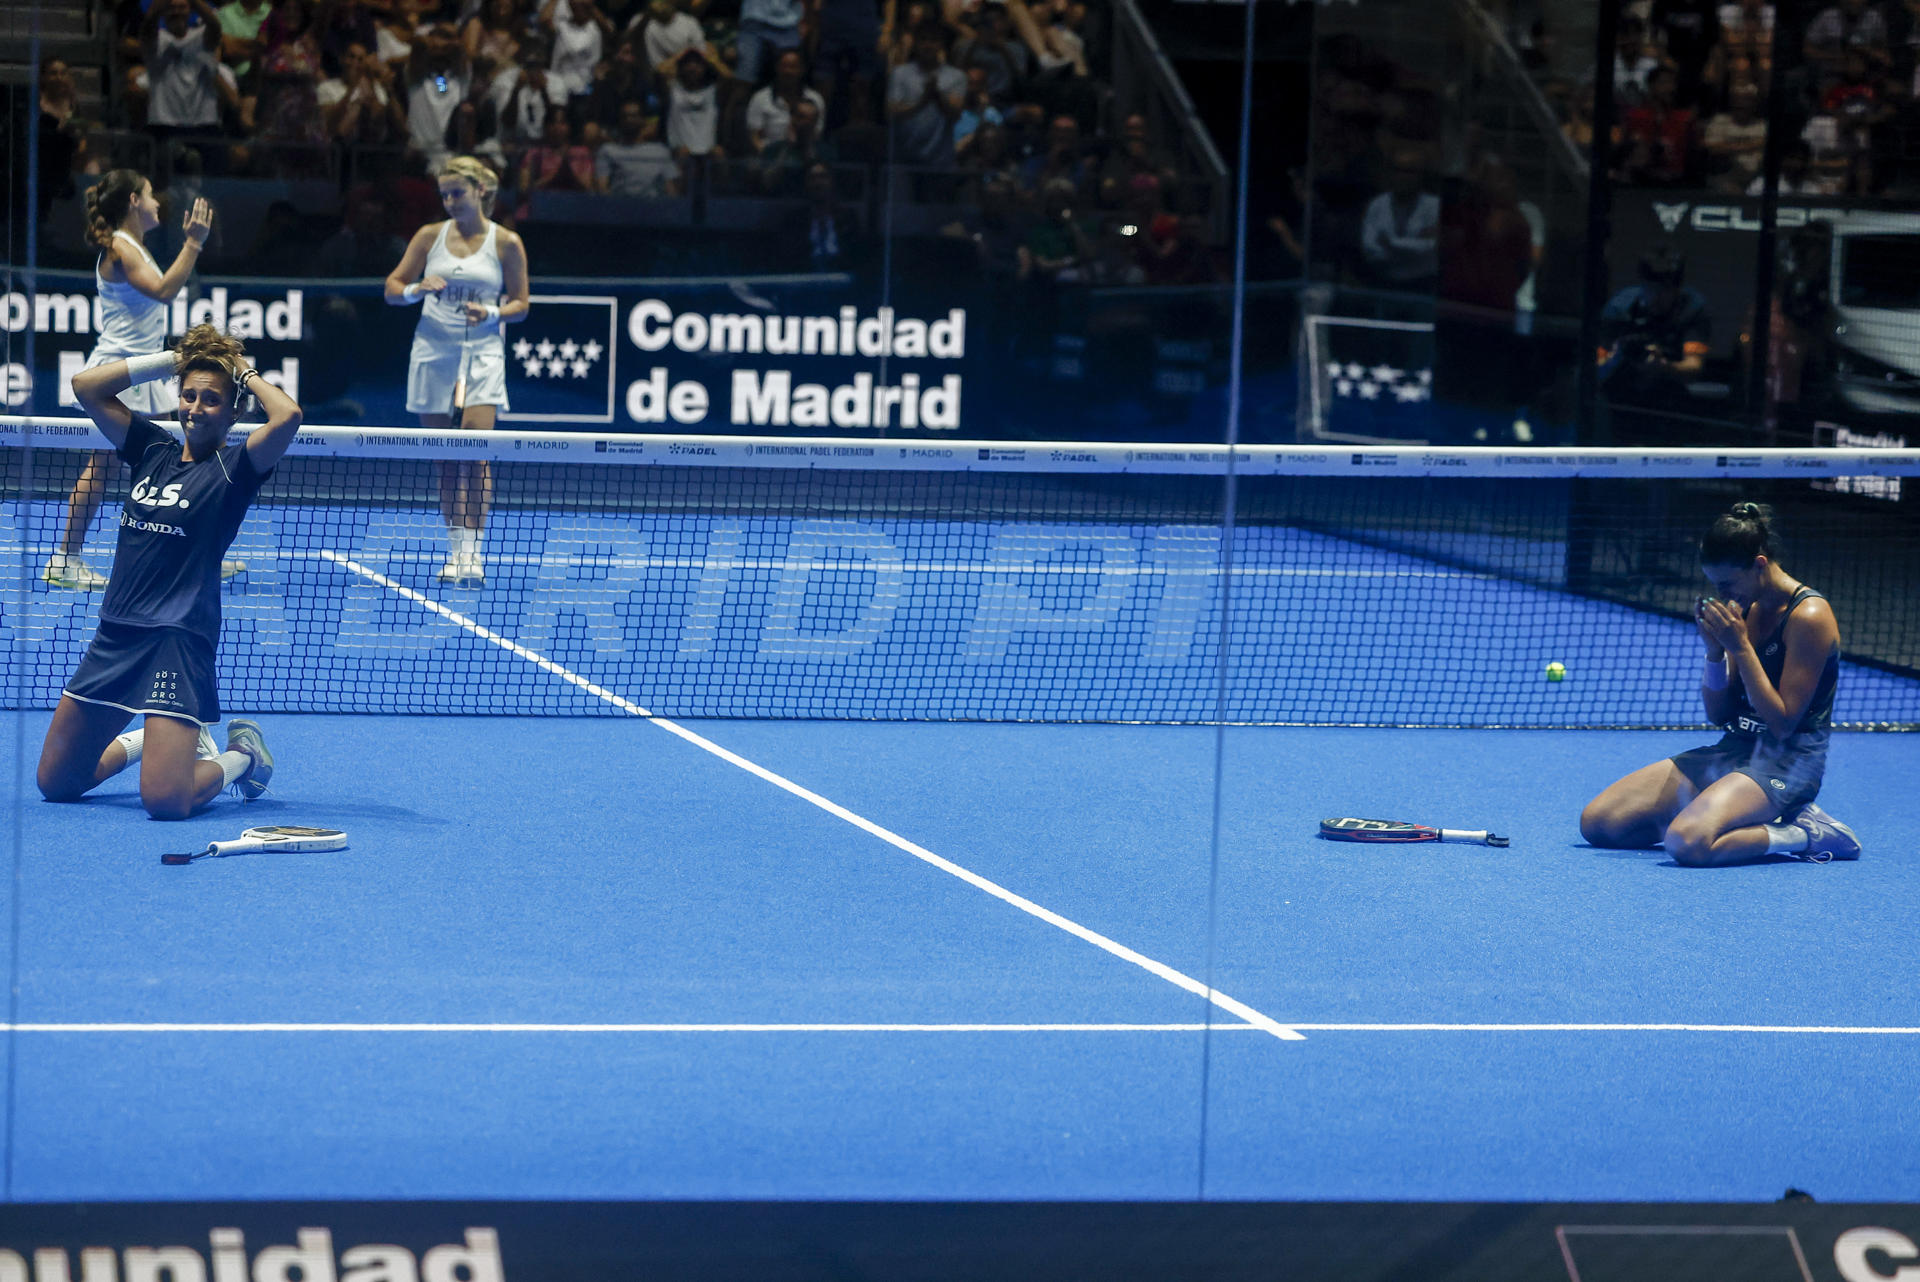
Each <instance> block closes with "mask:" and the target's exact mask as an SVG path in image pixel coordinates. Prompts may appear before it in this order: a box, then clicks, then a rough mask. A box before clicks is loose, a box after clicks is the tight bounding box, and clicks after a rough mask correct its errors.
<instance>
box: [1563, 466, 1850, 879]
mask: <svg viewBox="0 0 1920 1282" xmlns="http://www.w3.org/2000/svg"><path fill="white" fill-rule="evenodd" d="M1700 569H1701V572H1702V573H1703V574H1705V575H1706V577H1707V581H1708V582H1709V583H1711V584H1712V585H1713V589H1714V592H1715V593H1716V595H1714V596H1709V597H1702V598H1701V599H1700V600H1699V602H1698V603H1696V605H1695V607H1694V626H1695V629H1696V631H1698V633H1699V635H1700V641H1701V643H1702V645H1704V646H1705V649H1706V652H1705V656H1704V658H1705V666H1704V670H1703V671H1702V673H1701V677H1700V697H1701V700H1702V702H1703V703H1704V704H1705V705H1706V712H1707V717H1708V719H1709V720H1711V721H1713V722H1715V723H1716V724H1718V725H1719V726H1721V727H1722V729H1724V730H1725V734H1723V735H1722V736H1721V738H1720V742H1718V743H1715V744H1709V745H1706V746H1704V747H1699V748H1693V749H1690V750H1689V751H1687V752H1683V753H1681V754H1679V755H1678V756H1676V757H1670V758H1668V759H1667V760H1665V761H1656V762H1654V763H1653V764H1652V765H1650V766H1643V767H1641V768H1640V769H1639V770H1636V771H1634V772H1633V773H1632V774H1630V775H1628V776H1627V777H1626V778H1624V779H1620V780H1618V781H1616V782H1615V783H1613V784H1612V785H1611V786H1610V787H1608V788H1607V790H1606V791H1605V792H1602V793H1601V794H1600V795H1599V796H1598V797H1595V798H1594V799H1593V800H1592V801H1590V802H1588V803H1587V808H1586V809H1585V810H1584V811H1582V812H1581V815H1580V832H1581V835H1582V836H1584V837H1585V838H1586V839H1587V840H1588V841H1589V842H1591V843H1592V844H1594V845H1596V846H1604V847H1609V848H1630V849H1641V848H1648V847H1652V846H1657V845H1664V846H1665V847H1666V851H1667V853H1668V854H1669V855H1672V856H1673V858H1674V862H1676V863H1681V864H1687V865H1690V866H1696V867H1698V866H1705V865H1710V864H1732V863H1742V862H1745V861H1747V860H1751V859H1758V858H1760V857H1762V856H1765V855H1790V856H1792V857H1794V858H1796V859H1805V860H1809V861H1811V862H1815V863H1825V862H1826V861H1828V860H1830V859H1858V858H1859V857H1860V840H1859V838H1858V837H1856V836H1855V835H1854V832H1853V830H1852V829H1851V828H1849V827H1847V826H1846V825H1845V824H1843V823H1841V822H1840V821H1839V820H1837V819H1835V818H1834V817H1833V816H1832V815H1830V814H1828V813H1827V812H1826V811H1825V810H1822V809H1821V808H1820V807H1819V806H1817V805H1815V804H1814V800H1813V799H1814V797H1815V796H1816V795H1817V794H1818V793H1819V791H1820V781H1821V779H1822V777H1823V776H1824V775H1825V773H1826V766H1827V741H1828V740H1829V739H1830V738H1831V737H1832V733H1833V730H1832V725H1833V693H1834V687H1835V684H1836V682H1837V681H1838V679H1839V674H1840V625H1839V624H1838V623H1836V622H1835V621H1834V617H1833V608H1832V607H1831V606H1830V605H1828V603H1827V599H1826V597H1824V596H1822V595H1821V594H1820V593H1818V592H1816V591H1814V590H1813V589H1812V588H1810V587H1808V586H1807V585H1806V584H1804V583H1801V582H1800V581H1798V580H1797V579H1795V578H1793V576H1791V575H1789V574H1788V573H1787V572H1786V571H1785V570H1784V569H1782V568H1781V565H1780V539H1779V536H1778V534H1776V533H1775V531H1774V529H1773V509H1772V508H1769V507H1768V506H1766V505H1765V504H1763V503H1736V504H1734V505H1733V507H1732V508H1731V509H1729V510H1728V511H1727V512H1726V513H1725V514H1723V515H1722V516H1720V517H1719V518H1718V519H1717V520H1715V521H1714V523H1713V525H1712V527H1711V528H1709V529H1708V531H1707V533H1706V536H1705V537H1704V538H1703V539H1701V541H1700Z"/></svg>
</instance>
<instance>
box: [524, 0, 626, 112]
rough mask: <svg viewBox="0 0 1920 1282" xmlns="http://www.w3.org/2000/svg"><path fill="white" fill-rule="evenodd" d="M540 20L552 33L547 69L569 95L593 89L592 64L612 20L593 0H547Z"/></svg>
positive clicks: (602, 46) (601, 47) (603, 45)
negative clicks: (550, 55)
mask: <svg viewBox="0 0 1920 1282" xmlns="http://www.w3.org/2000/svg"><path fill="white" fill-rule="evenodd" d="M540 23H541V25H542V26H544V27H546V28H547V29H548V30H549V31H551V32H552V33H553V58H552V61H550V62H549V63H548V64H547V72H548V74H549V75H551V76H552V77H553V79H554V80H555V81H556V82H557V83H558V84H559V85H560V87H561V88H562V89H564V90H565V91H566V93H567V96H568V97H569V98H571V97H573V96H575V95H579V96H581V97H584V96H586V95H587V94H588V93H591V92H592V91H593V68H594V65H595V64H596V63H598V62H599V61H600V54H601V51H602V49H603V48H604V47H605V38H606V37H607V36H610V35H612V34H613V24H612V23H611V22H609V21H608V20H607V16H606V15H605V14H603V13H601V12H600V9H599V7H598V6H597V5H595V4H594V3H593V0H547V3H546V5H545V6H544V7H542V8H541V10H540Z"/></svg>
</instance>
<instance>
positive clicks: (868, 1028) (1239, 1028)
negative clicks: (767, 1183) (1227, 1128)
mask: <svg viewBox="0 0 1920 1282" xmlns="http://www.w3.org/2000/svg"><path fill="white" fill-rule="evenodd" d="M1286 1027H1287V1028H1288V1029H1289V1030H1291V1031H1294V1032H1304V1033H1741V1034H1750V1033H1758V1034H1785V1035H1794V1036H1843V1037H1920V1027H1913V1028H1905V1027H1895V1026H1885V1027H1881V1026H1867V1027H1855V1026H1849V1025H1842V1024H1288V1025H1286ZM1271 1031H1272V1030H1270V1029H1268V1028H1267V1027H1265V1026H1264V1025H1261V1024H1251V1023H1245V1024H1119V1023H1111V1024H824V1023H813V1024H798V1023H796V1024H744V1023H743V1024H551V1023H529V1024H504V1023H493V1024H456V1023H392V1024H376V1023H353V1024H348V1023H300V1024H296V1023H286V1022H262V1023H207V1022H194V1023H133V1022H119V1023H110V1022H103V1023H91V1024H85V1023H72V1024H49V1023H20V1024H11V1025H9V1024H5V1023H0V1032H15V1033H1205V1032H1215V1033H1241V1032H1245V1033H1256V1032H1258V1033H1267V1032H1271Z"/></svg>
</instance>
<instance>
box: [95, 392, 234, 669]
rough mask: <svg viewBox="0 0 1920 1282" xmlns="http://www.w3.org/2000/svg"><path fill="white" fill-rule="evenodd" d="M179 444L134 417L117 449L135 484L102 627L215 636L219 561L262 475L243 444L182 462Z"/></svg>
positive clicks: (213, 639) (214, 639)
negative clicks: (173, 630) (120, 625)
mask: <svg viewBox="0 0 1920 1282" xmlns="http://www.w3.org/2000/svg"><path fill="white" fill-rule="evenodd" d="M182 452H183V450H182V447H181V445H180V442H178V441H176V440H175V439H174V438H173V437H172V436H171V435H169V434H168V433H166V432H164V431H162V430H161V429H160V428H158V427H155V426H154V425H153V424H152V423H150V422H148V421H147V420H146V419H144V418H141V417H140V416H139V415H137V414H136V415H135V416H134V419H133V422H132V424H130V425H129V426H128V428H127V436H126V439H125V440H124V441H122V442H121V444H120V457H121V458H123V459H125V460H126V461H127V464H128V466H130V467H132V468H133V488H132V489H131V490H130V491H129V492H128V494H127V502H126V506H125V507H123V508H122V509H121V511H120V542H119V546H118V548H117V549H116V550H115V552H114V554H113V575H112V577H111V578H109V579H108V581H107V591H106V595H105V596H103V597H102V598H101V599H100V617H101V618H102V619H104V620H105V621H107V622H109V623H130V624H135V625H137V626H139V627H145V628H184V629H186V630H187V631H189V632H192V633H195V634H197V635H199V636H201V637H204V638H205V639H206V641H207V642H208V644H210V645H217V644H218V643H219V640H220V558H221V557H222V556H223V555H225V553H226V550H227V548H228V546H230V545H231V544H232V543H233V536H234V535H236V534H238V533H239V532H240V522H241V521H242V520H244V519H245V518H246V515H247V507H248V505H249V504H251V503H252V502H253V496H254V495H255V494H257V493H259V491H260V485H261V483H262V482H264V481H265V480H266V479H267V478H266V475H263V474H262V473H260V472H256V471H255V470H254V467H253V460H252V458H250V457H249V456H248V454H247V447H246V443H245V442H244V441H242V442H241V443H239V444H237V445H228V446H224V447H223V448H221V449H220V451H219V452H218V453H216V454H213V455H210V456H208V457H207V458H203V459H201V460H200V461H198V462H195V463H189V462H187V461H186V460H185V459H183V458H182V457H181V454H182Z"/></svg>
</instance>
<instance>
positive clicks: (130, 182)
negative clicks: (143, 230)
mask: <svg viewBox="0 0 1920 1282" xmlns="http://www.w3.org/2000/svg"><path fill="white" fill-rule="evenodd" d="M146 183H147V179H146V175H144V174H142V173H141V172H140V171H139V170H137V169H113V170H109V171H108V173H107V176H106V177H105V178H102V179H101V180H100V181H99V182H97V183H95V184H94V185H93V186H91V187H89V188H87V239H88V240H90V241H92V242H93V243H94V244H96V245H98V246H99V247H100V248H102V249H111V248H112V247H113V233H114V232H115V231H116V230H118V229H119V227H120V224H121V223H123V222H125V221H126V219H127V211H128V210H129V209H131V208H133V201H134V198H135V197H136V196H138V195H139V194H140V189H141V188H142V187H144V186H146Z"/></svg>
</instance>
